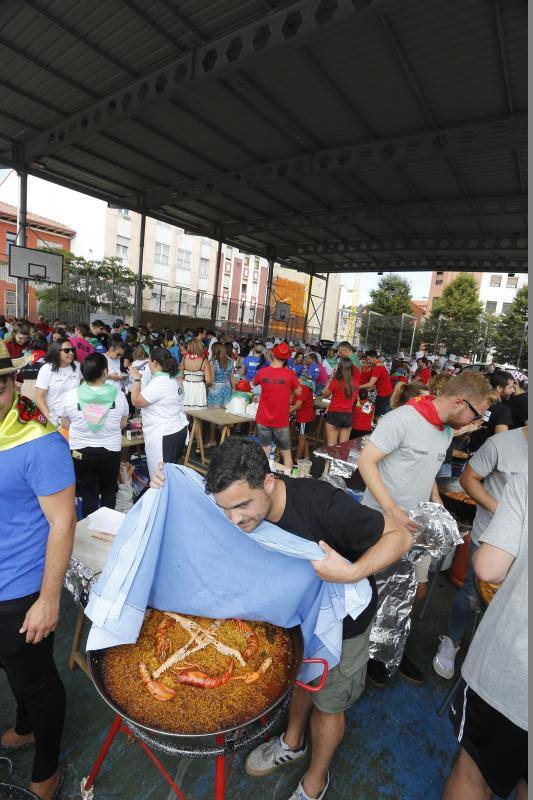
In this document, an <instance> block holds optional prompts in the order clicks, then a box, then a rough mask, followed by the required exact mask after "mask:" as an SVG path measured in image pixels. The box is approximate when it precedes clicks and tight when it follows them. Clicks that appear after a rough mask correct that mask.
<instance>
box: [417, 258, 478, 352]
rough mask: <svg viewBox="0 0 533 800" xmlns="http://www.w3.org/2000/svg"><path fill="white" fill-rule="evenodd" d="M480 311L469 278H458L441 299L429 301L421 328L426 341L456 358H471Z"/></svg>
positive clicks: (475, 341)
mask: <svg viewBox="0 0 533 800" xmlns="http://www.w3.org/2000/svg"><path fill="white" fill-rule="evenodd" d="M482 308H483V306H482V304H481V303H480V301H479V300H478V288H477V283H476V281H475V278H474V277H473V275H470V274H469V273H467V272H465V273H462V274H461V275H458V276H457V278H455V280H453V281H452V282H451V283H450V284H449V285H448V286H447V287H446V288H445V289H444V291H443V293H442V297H438V298H436V299H435V300H434V301H433V306H432V308H431V314H430V319H429V321H428V324H427V325H425V326H424V338H425V340H426V342H431V343H432V342H434V343H435V344H434V348H435V349H436V350H437V351H440V349H442V348H444V349H445V350H446V351H447V352H448V353H454V354H455V355H458V356H471V355H472V354H473V353H475V352H476V349H477V346H478V341H479V338H480V318H481V312H482Z"/></svg>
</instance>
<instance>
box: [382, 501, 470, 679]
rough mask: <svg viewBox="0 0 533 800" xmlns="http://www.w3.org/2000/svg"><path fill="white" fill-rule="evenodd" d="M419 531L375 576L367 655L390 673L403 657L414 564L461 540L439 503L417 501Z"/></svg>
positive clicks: (413, 587) (414, 517)
mask: <svg viewBox="0 0 533 800" xmlns="http://www.w3.org/2000/svg"><path fill="white" fill-rule="evenodd" d="M409 516H410V518H411V519H412V520H413V522H416V523H417V525H418V526H419V527H418V530H417V531H416V532H415V533H414V534H413V545H412V547H411V549H410V550H409V552H408V553H406V554H405V555H404V556H402V558H401V559H400V560H399V561H397V562H396V563H395V564H392V565H391V566H390V567H388V568H387V569H386V570H383V572H380V573H378V574H377V575H376V583H377V587H378V608H377V611H376V616H375V617H374V622H373V623H372V630H371V632H370V645H369V653H370V658H373V659H375V660H376V661H381V663H382V664H384V665H385V666H386V667H387V669H388V670H389V672H390V673H393V672H395V671H396V670H397V668H398V666H399V664H400V661H401V660H402V656H403V651H404V648H405V643H406V641H407V637H408V636H409V631H410V630H411V611H412V608H413V603H414V599H415V594H416V587H417V580H416V576H415V571H414V566H413V564H415V563H416V562H417V561H419V560H420V559H421V558H422V557H424V556H426V555H431V556H432V557H433V558H437V559H441V558H444V556H446V555H447V554H448V553H449V551H450V550H451V549H452V547H454V546H455V545H457V544H460V543H461V542H462V541H463V540H462V537H461V533H460V532H459V528H458V527H457V522H456V521H455V519H454V518H453V517H452V515H451V514H450V513H449V512H448V511H446V509H445V508H444V507H443V506H441V505H439V504H438V503H430V502H427V503H418V505H416V506H415V507H414V508H413V509H411V511H410V512H409Z"/></svg>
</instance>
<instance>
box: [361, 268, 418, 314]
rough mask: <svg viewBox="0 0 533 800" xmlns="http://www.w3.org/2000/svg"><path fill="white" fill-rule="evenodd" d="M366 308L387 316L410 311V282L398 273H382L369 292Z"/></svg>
mask: <svg viewBox="0 0 533 800" xmlns="http://www.w3.org/2000/svg"><path fill="white" fill-rule="evenodd" d="M370 297H371V300H372V302H371V303H370V304H369V306H368V308H369V309H370V311H375V312H377V313H378V314H383V315H384V316H387V317H400V316H401V315H402V314H410V313H411V303H410V300H411V284H410V283H409V281H406V280H405V278H400V276H399V275H384V276H383V277H382V278H380V279H379V281H378V285H377V287H376V288H375V289H372V290H371V292H370Z"/></svg>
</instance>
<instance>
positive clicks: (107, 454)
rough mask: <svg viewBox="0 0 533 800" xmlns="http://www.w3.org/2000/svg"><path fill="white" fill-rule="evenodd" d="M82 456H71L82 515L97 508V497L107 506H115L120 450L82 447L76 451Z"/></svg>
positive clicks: (86, 514) (90, 512) (87, 514)
mask: <svg viewBox="0 0 533 800" xmlns="http://www.w3.org/2000/svg"><path fill="white" fill-rule="evenodd" d="M77 452H78V453H81V455H82V458H81V459H79V458H73V461H74V472H75V473H76V494H77V495H78V497H81V501H82V513H83V516H84V517H87V516H89V514H92V513H93V511H96V509H97V508H98V505H99V502H98V498H99V497H101V498H102V500H101V504H102V505H103V506H107V508H115V500H116V499H117V491H118V471H119V469H120V451H119V452H117V453H115V452H114V451H113V450H106V449H105V447H83V448H82V449H81V450H78V451H77Z"/></svg>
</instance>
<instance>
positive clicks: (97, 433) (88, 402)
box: [62, 353, 128, 517]
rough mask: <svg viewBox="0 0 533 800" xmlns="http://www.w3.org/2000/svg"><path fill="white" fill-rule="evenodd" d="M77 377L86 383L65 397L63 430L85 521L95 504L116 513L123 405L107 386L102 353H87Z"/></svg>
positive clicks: (115, 389)
mask: <svg viewBox="0 0 533 800" xmlns="http://www.w3.org/2000/svg"><path fill="white" fill-rule="evenodd" d="M81 373H82V375H83V378H84V380H85V382H84V383H82V384H80V386H78V388H77V389H71V390H70V392H68V393H67V394H66V396H65V398H64V406H63V415H62V425H63V427H64V428H67V429H68V430H69V446H70V450H71V452H72V458H73V461H74V472H75V473H76V493H77V495H78V497H81V500H82V511H83V516H84V517H87V516H88V515H89V514H92V512H93V511H96V509H97V508H98V506H99V505H102V506H107V508H115V499H116V495H117V490H118V481H117V479H118V473H119V469H120V450H121V445H122V441H121V437H122V429H123V428H125V427H126V425H127V422H128V401H127V400H126V397H125V395H124V393H123V392H121V391H120V389H119V388H118V385H117V384H115V385H114V386H113V385H110V384H108V383H107V377H108V369H107V360H106V357H105V356H104V355H103V354H102V353H90V354H89V355H88V356H87V357H86V358H85V359H84V361H83V363H82V365H81Z"/></svg>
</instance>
